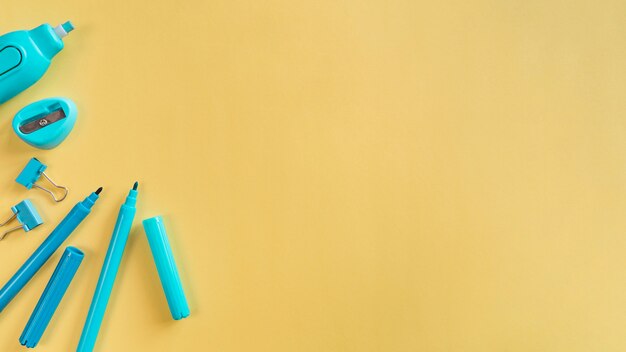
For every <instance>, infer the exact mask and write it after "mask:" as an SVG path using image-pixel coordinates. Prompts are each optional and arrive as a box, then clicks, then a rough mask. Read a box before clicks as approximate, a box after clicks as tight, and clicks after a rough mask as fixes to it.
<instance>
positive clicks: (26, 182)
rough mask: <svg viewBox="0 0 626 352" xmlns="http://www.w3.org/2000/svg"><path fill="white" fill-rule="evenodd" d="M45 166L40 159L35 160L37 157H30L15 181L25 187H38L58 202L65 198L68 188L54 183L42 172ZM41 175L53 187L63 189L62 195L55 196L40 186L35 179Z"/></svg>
mask: <svg viewBox="0 0 626 352" xmlns="http://www.w3.org/2000/svg"><path fill="white" fill-rule="evenodd" d="M47 168H48V167H47V166H46V165H44V164H42V163H41V161H39V160H37V158H32V159H30V161H29V162H28V164H26V167H25V168H24V169H23V170H22V172H20V174H19V175H18V176H17V178H16V179H15V181H16V182H17V183H19V184H20V185H22V186H24V187H26V189H31V188H33V187H35V188H39V189H40V190H42V191H44V192H46V193H48V194H49V195H51V196H52V199H54V201H55V202H60V201H62V200H63V199H65V197H67V194H68V193H69V191H70V190H69V189H67V187H64V186H59V185H57V184H56V183H54V181H52V180H51V179H50V177H48V175H46V173H45V172H44V171H45V170H46V169H47ZM41 175H43V176H44V177H45V178H46V179H47V180H48V182H50V183H51V184H52V185H53V186H54V187H56V188H59V189H62V190H63V196H62V197H61V198H57V197H56V196H55V195H54V193H53V192H52V191H51V190H49V189H47V188H43V187H42V186H40V185H38V184H37V181H38V180H39V178H41Z"/></svg>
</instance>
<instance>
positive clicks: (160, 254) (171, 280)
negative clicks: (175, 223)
mask: <svg viewBox="0 0 626 352" xmlns="http://www.w3.org/2000/svg"><path fill="white" fill-rule="evenodd" d="M143 228H144V230H145V231H146V237H147V238H148V243H149V244H150V250H151V251H152V256H153V257H154V263H155V264H156V267H157V271H158V272H159V278H160V279H161V285H162V286H163V291H164V292H165V298H166V299H167V304H168V305H169V307H170V312H171V313H172V318H174V320H180V319H183V318H186V317H188V316H189V305H188V304H187V298H186V297H185V292H184V291H183V285H182V283H181V282H180V277H179V275H178V269H177V268H176V262H175V260H174V254H172V248H171V246H170V242H169V240H168V238H167V232H166V231H165V226H164V224H163V218H161V217H160V216H155V217H153V218H149V219H145V220H144V221H143Z"/></svg>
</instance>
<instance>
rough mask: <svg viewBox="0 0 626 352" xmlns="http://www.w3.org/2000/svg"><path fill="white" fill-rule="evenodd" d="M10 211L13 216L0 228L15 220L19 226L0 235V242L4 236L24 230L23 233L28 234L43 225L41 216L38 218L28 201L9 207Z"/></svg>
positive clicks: (35, 210) (33, 207)
mask: <svg viewBox="0 0 626 352" xmlns="http://www.w3.org/2000/svg"><path fill="white" fill-rule="evenodd" d="M11 211H13V215H12V216H11V217H10V218H9V220H7V221H5V222H3V223H2V224H0V226H4V225H6V224H8V223H10V222H11V221H13V220H14V219H16V218H17V221H18V222H19V223H20V225H19V226H17V227H14V228H12V229H9V230H8V231H6V232H4V233H3V234H2V235H0V240H3V239H4V238H5V237H6V235H8V234H10V233H11V232H13V231H17V230H19V229H24V231H25V232H28V231H30V230H32V229H34V228H35V227H37V226H39V225H41V224H43V220H42V219H41V216H39V213H38V212H37V209H36V208H35V206H34V205H33V203H32V202H31V201H30V200H29V199H24V200H23V201H21V202H19V203H18V204H17V205H16V206H14V207H11Z"/></svg>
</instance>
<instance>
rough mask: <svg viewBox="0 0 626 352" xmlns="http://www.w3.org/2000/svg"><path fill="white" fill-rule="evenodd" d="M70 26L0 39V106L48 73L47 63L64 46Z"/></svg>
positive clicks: (34, 30)
mask: <svg viewBox="0 0 626 352" xmlns="http://www.w3.org/2000/svg"><path fill="white" fill-rule="evenodd" d="M72 30H74V26H73V25H72V23H71V22H65V23H64V24H62V25H59V26H56V27H54V28H53V27H52V26H50V25H49V24H42V25H41V26H39V27H37V28H35V29H32V30H30V31H25V30H23V31H16V32H11V33H7V34H5V35H2V36H0V104H2V103H4V102H6V101H7V100H9V99H11V98H13V97H14V96H16V95H18V94H19V93H21V92H22V91H24V90H26V89H27V88H28V87H30V86H32V85H33V84H35V83H36V82H37V81H38V80H39V79H40V78H41V77H42V76H43V75H44V73H46V71H47V70H48V67H49V66H50V61H51V60H52V58H53V57H54V56H55V55H56V54H58V53H59V52H60V51H61V50H62V49H63V47H64V44H63V39H62V38H64V37H65V36H67V35H68V33H70V32H71V31H72Z"/></svg>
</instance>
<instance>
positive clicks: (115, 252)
mask: <svg viewBox="0 0 626 352" xmlns="http://www.w3.org/2000/svg"><path fill="white" fill-rule="evenodd" d="M138 185H139V184H138V183H137V182H135V185H134V186H133V189H131V190H130V192H129V193H128V197H126V202H124V204H122V207H121V208H120V213H119V215H118V216H117V222H116V223H115V228H114V229H113V235H112V236H111V243H110V244H109V249H108V250H107V254H106V257H105V258H104V263H103V264H102V271H100V278H99V279H98V284H97V285H96V291H95V292H94V294H93V299H92V300H91V306H90V307H89V313H88V314H87V320H86V321H85V326H84V327H83V333H82V334H81V335H80V342H79V343H78V349H77V350H76V351H77V352H91V351H93V348H94V346H95V345H96V339H97V338H98V332H99V331H100V326H101V325H102V318H104V312H105V311H106V308H107V304H108V303H109V297H111V290H112V289H113V283H114V282H115V276H116V275H117V271H118V270H119V268H120V263H121V261H122V255H123V254H124V248H125V247H126V242H127V241H128V235H129V234H130V228H131V226H132V224H133V219H134V218H135V212H136V211H137V209H136V208H135V204H137V186H138Z"/></svg>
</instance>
